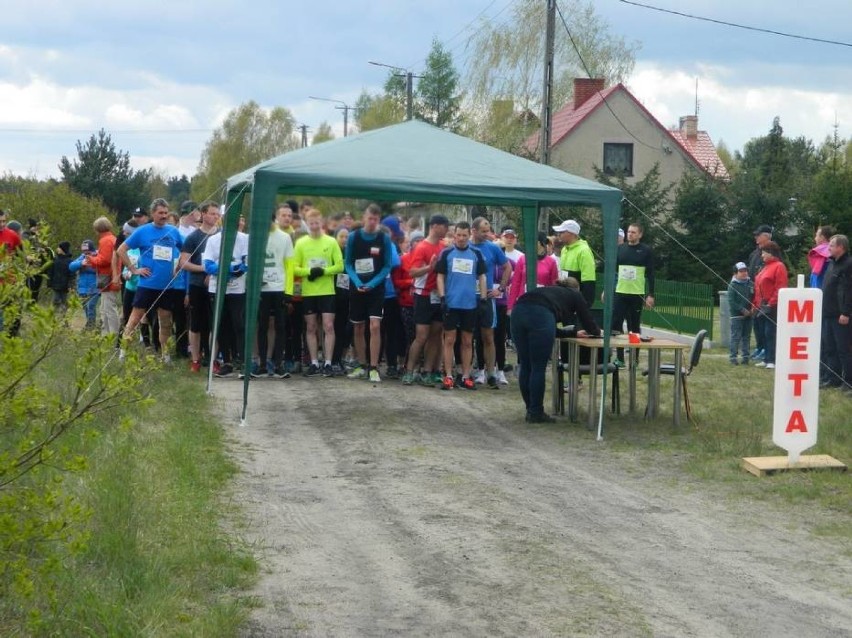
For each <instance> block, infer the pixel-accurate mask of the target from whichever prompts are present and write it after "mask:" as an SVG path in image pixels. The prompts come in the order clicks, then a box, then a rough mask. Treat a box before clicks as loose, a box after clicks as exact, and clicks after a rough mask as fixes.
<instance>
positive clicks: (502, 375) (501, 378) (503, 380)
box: [497, 370, 509, 385]
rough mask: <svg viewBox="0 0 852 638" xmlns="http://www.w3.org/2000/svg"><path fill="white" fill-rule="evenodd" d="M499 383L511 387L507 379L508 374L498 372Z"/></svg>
mask: <svg viewBox="0 0 852 638" xmlns="http://www.w3.org/2000/svg"><path fill="white" fill-rule="evenodd" d="M497 383H499V384H500V385H509V380H508V379H507V378H506V373H505V372H503V371H502V370H498V371H497Z"/></svg>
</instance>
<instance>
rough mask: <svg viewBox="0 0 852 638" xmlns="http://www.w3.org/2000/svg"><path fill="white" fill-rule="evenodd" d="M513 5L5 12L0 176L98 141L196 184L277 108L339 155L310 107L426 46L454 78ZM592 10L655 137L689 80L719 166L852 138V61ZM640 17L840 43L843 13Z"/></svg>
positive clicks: (773, 41) (493, 0)
mask: <svg viewBox="0 0 852 638" xmlns="http://www.w3.org/2000/svg"><path fill="white" fill-rule="evenodd" d="M518 1H519V0H347V1H346V2H341V1H340V0H327V1H326V2H322V3H321V2H316V1H313V2H308V1H307V0H254V1H253V2H251V3H248V2H241V3H238V2H234V1H233V0H205V1H203V2H202V1H201V0H171V1H170V2H165V1H163V0H148V1H147V2H144V3H129V2H113V3H107V2H105V1H104V0H73V1H72V2H69V1H68V0H63V1H62V2H59V1H53V0H30V1H29V2H27V3H25V2H23V0H0V12H2V15H3V16H4V27H5V28H4V30H3V31H4V33H3V36H2V37H0V172H3V173H6V172H12V173H14V174H17V175H27V176H36V177H40V178H45V177H58V176H59V170H58V167H57V165H58V163H59V161H60V159H61V158H62V156H63V155H66V156H68V157H69V158H73V157H74V156H76V147H75V145H76V142H77V141H78V140H86V139H88V137H89V136H90V135H91V134H92V133H94V132H96V131H97V130H99V129H100V128H104V129H106V131H107V132H108V133H110V134H111V136H112V139H113V141H114V142H115V144H116V146H117V147H118V148H119V149H121V150H124V151H127V152H129V154H130V156H131V162H132V164H133V166H134V167H135V168H150V167H153V168H154V169H155V170H156V171H158V172H159V173H161V174H164V175H177V176H179V175H180V174H184V173H185V174H187V175H190V176H191V175H192V174H194V173H195V172H196V170H197V168H198V163H199V159H200V156H201V152H202V150H203V148H204V145H205V143H206V142H207V141H208V140H209V139H210V137H211V135H212V133H213V130H214V129H215V128H216V127H217V126H218V125H220V124H221V122H222V121H223V119H224V118H225V116H226V114H227V113H228V112H229V111H230V110H231V109H233V108H235V107H237V106H239V105H240V104H241V103H244V102H246V101H248V100H255V101H257V102H258V103H259V104H261V105H262V106H264V107H273V106H284V107H287V108H288V109H290V111H291V112H292V113H293V115H294V117H295V118H296V120H297V122H298V123H299V124H304V125H307V126H308V127H309V129H310V130H316V129H317V127H318V126H319V125H320V124H321V123H322V122H328V123H329V124H331V125H332V127H333V129H334V131H335V134H336V135H337V136H338V137H339V136H342V134H343V117H342V111H341V110H339V109H336V108H335V107H336V106H337V104H336V103H334V102H325V101H318V100H312V99H309V97H308V96H317V97H324V98H328V99H332V100H339V101H340V102H342V103H345V104H349V105H353V104H354V103H355V102H356V100H357V99H358V96H359V95H360V94H361V92H362V91H363V90H367V91H369V92H371V93H376V92H379V91H380V90H381V87H382V85H383V84H384V81H385V79H386V77H387V73H388V69H383V68H380V67H377V66H373V65H370V64H369V63H368V62H369V61H378V62H382V63H384V64H389V65H393V66H398V67H402V68H406V69H409V70H411V71H413V72H417V71H419V70H422V68H423V66H424V62H425V58H426V56H427V55H428V53H429V51H430V49H431V44H432V41H433V39H438V40H439V41H441V42H442V43H443V44H444V46H445V47H446V48H447V49H449V51H450V52H451V53H452V55H453V57H454V61H455V64H456V67H457V68H458V69H459V70H460V71H461V73H462V76H463V75H464V68H465V64H466V62H467V50H466V44H467V41H468V39H469V37H470V35H471V34H473V33H475V32H476V30H477V29H478V28H480V24H481V20H482V19H484V18H493V19H495V20H504V19H506V17H507V16H509V15H511V9H512V7H513V6H514V3H515V2H518ZM541 1H542V2H544V0H541ZM593 1H594V7H595V11H596V12H597V13H598V14H599V15H600V16H601V17H603V18H604V19H605V20H606V21H607V22H608V23H609V27H610V29H611V31H612V33H614V34H616V35H620V36H622V37H624V38H625V40H627V41H628V42H636V43H638V44H639V46H640V48H639V49H638V51H637V54H636V66H635V69H634V72H633V74H632V76H631V77H630V78H629V79H628V80H627V81H626V85H627V86H628V88H629V89H630V90H631V91H632V92H633V93H634V94H635V95H636V96H637V98H639V100H640V101H641V102H642V103H643V104H644V105H645V106H646V107H647V108H648V109H649V110H650V111H651V112H652V113H653V114H654V115H655V116H656V117H657V119H658V120H659V121H660V122H662V123H663V124H664V125H667V126H669V125H674V124H676V123H677V120H678V117H679V116H681V115H686V114H691V113H693V112H694V110H695V97H696V88H695V84H696V79H697V81H698V98H699V104H700V109H699V128H700V129H702V130H706V131H708V133H709V134H710V136H711V137H712V139H713V140H714V141H715V142H717V143H718V142H719V141H724V143H725V145H726V146H727V147H728V148H729V149H730V150H731V151H734V150H739V149H742V147H743V145H744V144H745V143H746V142H747V141H748V140H749V139H751V138H753V137H757V136H760V135H765V134H766V133H767V132H768V130H769V128H770V127H771V124H772V120H773V118H774V117H775V116H779V117H780V118H781V125H782V127H783V128H784V132H785V134H786V135H788V136H791V137H798V136H804V137H806V138H809V139H812V140H813V141H814V142H815V143H816V144H819V143H820V142H822V140H824V139H825V137H826V136H828V135H831V134H832V133H833V131H834V125H835V122H836V123H837V124H838V125H839V129H838V132H839V134H840V136H841V137H843V138H847V139H848V138H850V137H852V46H838V45H829V44H821V43H817V42H811V41H806V40H800V39H792V38H786V37H779V36H775V35H769V34H765V33H759V32H754V31H747V30H743V29H735V28H730V27H725V26H721V25H717V24H710V23H707V22H703V21H698V20H694V19H687V18H683V17H679V16H675V15H670V14H664V13H660V12H657V11H652V10H648V9H643V8H640V7H637V6H633V5H630V4H626V3H624V2H621V1H620V0H593ZM637 1H640V0H637ZM641 1H643V2H644V3H645V4H650V5H654V6H657V7H661V8H666V9H671V10H675V11H680V12H684V13H691V14H695V15H699V16H703V17H708V18H714V19H717V20H724V21H729V22H736V23H740V24H744V25H750V26H756V27H762V28H766V29H771V30H775V31H782V32H788V33H794V34H798V35H802V36H809V37H814V38H822V39H828V40H836V41H841V42H846V43H852V26H850V25H852V2H849V0H814V1H813V2H809V3H802V2H793V1H792V0H774V1H770V0H746V1H743V0H738V1H734V0H715V1H714V2H709V1H706V0H647V1H645V0H641ZM558 4H559V5H560V6H561V7H566V6H567V4H568V0H558ZM805 7H807V9H805ZM558 106H559V105H557V108H558Z"/></svg>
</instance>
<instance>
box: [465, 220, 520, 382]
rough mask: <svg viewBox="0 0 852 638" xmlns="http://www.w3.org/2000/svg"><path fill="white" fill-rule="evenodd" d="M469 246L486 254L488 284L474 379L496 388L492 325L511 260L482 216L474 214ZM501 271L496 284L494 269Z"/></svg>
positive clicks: (479, 323) (495, 350)
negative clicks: (476, 370) (497, 242)
mask: <svg viewBox="0 0 852 638" xmlns="http://www.w3.org/2000/svg"><path fill="white" fill-rule="evenodd" d="M471 230H472V241H471V246H473V247H474V248H476V249H477V250H478V251H479V252H481V253H482V256H483V257H484V258H485V268H486V270H485V279H486V285H487V286H488V288H487V290H488V303H486V304H482V306H480V312H479V315H478V316H477V345H476V355H477V361H478V362H479V365H480V366H481V370H480V371H479V374H478V375H477V377H476V378H475V379H474V381H476V383H485V382H486V378H487V382H488V387H489V388H490V389H492V390H497V389H498V388H499V387H500V386H499V385H498V384H497V366H496V363H497V348H496V347H495V345H494V328H496V327H497V307H496V299H497V298H498V297H501V296H502V295H503V293H504V292H505V290H506V286H508V285H509V280H510V278H511V277H512V262H510V261H509V258H508V257H506V253H504V252H503V251H502V250H501V249H500V247H499V246H498V245H497V244H495V243H494V242H493V241H491V224H490V223H489V221H488V220H487V219H485V218H484V217H477V218H476V219H474V220H473V224H472V225H471ZM495 271H498V272H499V273H500V281H499V282H498V283H497V284H495V282H494V273H495Z"/></svg>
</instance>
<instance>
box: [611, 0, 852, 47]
mask: <svg viewBox="0 0 852 638" xmlns="http://www.w3.org/2000/svg"><path fill="white" fill-rule="evenodd" d="M620 1H621V2H623V3H624V4H631V5H633V6H635V7H640V8H642V9H650V10H652V11H659V12H661V13H670V14H672V15H676V16H680V17H682V18H689V19H691V20H701V21H703V22H712V23H713V24H721V25H723V26H726V27H734V28H736V29H746V30H747V31H757V32H759V33H768V34H770V35H779V36H781V37H784V38H795V39H796V40H808V41H810V42H819V43H821V44H834V45H837V46H841V47H852V43H849V42H841V41H839V40H827V39H825V38H814V37H811V36H807V35H798V34H796V33H785V32H784V31H775V30H773V29H765V28H763V27H753V26H750V25H747V24H738V23H736V22H727V21H725V20H717V19H715V18H707V17H704V16H697V15H693V14H691V13H683V12H682V11H674V10H673V9H663V8H661V7H655V6H652V5H650V4H642V3H641V2H633V0H620Z"/></svg>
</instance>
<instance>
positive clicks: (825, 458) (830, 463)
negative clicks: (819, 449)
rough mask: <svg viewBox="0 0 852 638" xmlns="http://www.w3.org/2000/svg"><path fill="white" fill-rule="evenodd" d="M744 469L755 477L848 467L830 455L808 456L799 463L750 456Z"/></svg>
mask: <svg viewBox="0 0 852 638" xmlns="http://www.w3.org/2000/svg"><path fill="white" fill-rule="evenodd" d="M742 467H743V469H744V470H745V471H747V472H751V473H752V474H754V475H755V476H766V475H767V474H775V472H787V471H789V470H840V471H841V472H845V471H846V465H845V464H843V463H841V462H840V461H838V460H837V459H836V458H834V457H832V456H829V455H828V454H808V455H802V456H800V457H799V462H798V463H792V464H791V463H789V462H788V461H787V457H786V456H750V457H745V458H743V462H742Z"/></svg>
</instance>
